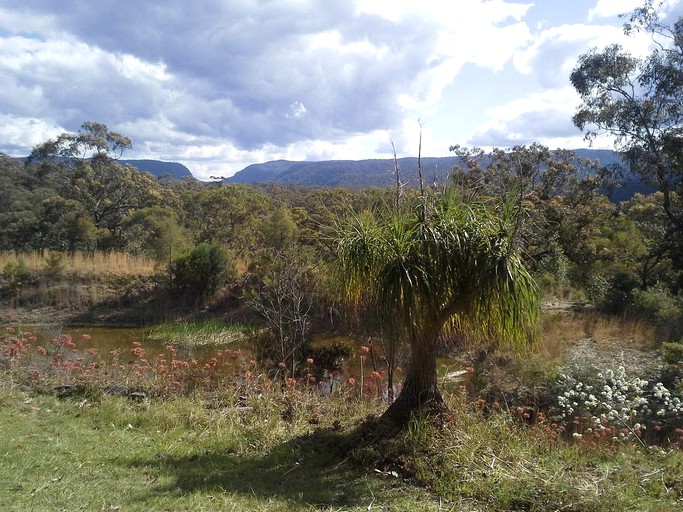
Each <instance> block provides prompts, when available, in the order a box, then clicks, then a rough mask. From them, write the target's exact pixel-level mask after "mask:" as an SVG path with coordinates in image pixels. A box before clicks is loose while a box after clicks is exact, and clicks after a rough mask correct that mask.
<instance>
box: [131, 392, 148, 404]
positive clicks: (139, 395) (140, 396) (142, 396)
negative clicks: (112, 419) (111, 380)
mask: <svg viewBox="0 0 683 512" xmlns="http://www.w3.org/2000/svg"><path fill="white" fill-rule="evenodd" d="M128 396H129V397H130V399H131V400H135V401H136V402H142V401H143V400H147V398H149V397H148V396H147V393H143V392H142V391H133V392H132V393H130V394H129V395H128Z"/></svg>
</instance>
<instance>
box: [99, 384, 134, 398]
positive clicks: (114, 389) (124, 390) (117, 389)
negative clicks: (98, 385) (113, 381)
mask: <svg viewBox="0 0 683 512" xmlns="http://www.w3.org/2000/svg"><path fill="white" fill-rule="evenodd" d="M104 392H105V393H107V394H108V395H116V396H130V394H131V391H130V388H128V387H126V386H107V387H106V388H104Z"/></svg>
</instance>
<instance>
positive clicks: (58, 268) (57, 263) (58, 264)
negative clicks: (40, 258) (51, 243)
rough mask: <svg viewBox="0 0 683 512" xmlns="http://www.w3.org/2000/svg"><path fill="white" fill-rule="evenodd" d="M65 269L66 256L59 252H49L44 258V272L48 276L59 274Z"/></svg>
mask: <svg viewBox="0 0 683 512" xmlns="http://www.w3.org/2000/svg"><path fill="white" fill-rule="evenodd" d="M65 268H66V254H65V253H63V252H59V251H50V252H48V253H47V256H46V257H45V271H46V272H47V274H48V275H50V276H57V275H59V274H61V273H62V272H63V271H64V269H65Z"/></svg>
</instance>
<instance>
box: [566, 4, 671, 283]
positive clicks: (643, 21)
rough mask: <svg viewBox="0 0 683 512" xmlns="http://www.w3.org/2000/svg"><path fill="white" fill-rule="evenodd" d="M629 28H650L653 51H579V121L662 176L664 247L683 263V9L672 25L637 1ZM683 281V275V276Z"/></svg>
mask: <svg viewBox="0 0 683 512" xmlns="http://www.w3.org/2000/svg"><path fill="white" fill-rule="evenodd" d="M624 29H625V32H626V33H627V34H633V33H636V32H645V33H647V34H648V35H649V36H650V37H651V38H652V41H653V44H652V49H651V52H650V54H649V55H647V56H646V57H644V58H638V57H634V56H633V55H631V54H629V53H628V52H627V51H626V50H624V48H622V47H621V46H620V45H616V44H615V45H611V46H608V47H606V48H604V49H602V50H597V49H592V50H590V51H589V52H587V53H586V54H584V55H582V56H581V57H580V58H579V61H578V65H577V67H576V68H575V69H574V71H573V72H572V74H571V76H570V80H571V83H572V85H573V86H574V88H575V89H576V91H577V92H578V93H579V95H580V96H581V101H582V103H581V105H580V106H579V108H578V110H577V113H576V114H575V115H574V118H573V121H574V124H575V125H576V126H577V127H578V128H579V129H581V130H583V131H585V132H586V137H587V138H588V139H591V138H593V137H595V136H596V135H598V134H601V133H606V134H609V135H612V136H614V137H615V140H616V147H617V149H618V150H619V151H620V152H621V153H622V155H623V156H624V157H625V159H626V161H627V162H628V163H629V164H630V167H631V170H632V171H634V172H636V173H638V174H639V175H640V176H641V177H642V178H643V179H644V180H646V181H651V182H653V183H655V184H656V185H657V187H658V189H659V190H660V192H661V193H662V195H661V198H662V202H661V206H662V208H663V211H664V213H665V215H666V217H667V218H668V221H669V227H668V229H667V232H666V234H665V236H664V237H663V238H662V240H661V241H660V244H658V245H659V246H658V247H657V251H658V252H660V253H663V252H664V253H667V255H668V256H669V257H670V258H671V259H672V260H673V262H674V264H675V265H676V267H677V268H678V269H679V270H682V269H683V257H682V256H681V254H682V253H683V244H682V242H681V240H683V203H682V202H681V192H682V190H681V184H682V183H683V156H681V155H683V17H681V18H679V19H678V20H677V21H676V22H675V23H673V25H666V24H664V23H663V22H662V18H661V17H660V15H659V13H658V12H657V6H656V3H655V2H654V1H653V0H648V1H646V2H645V4H644V6H643V7H641V8H639V9H636V10H635V11H634V12H633V13H632V14H631V15H630V17H629V21H628V22H627V23H626V24H625V26H624ZM678 286H679V287H681V286H683V276H682V275H679V277H678Z"/></svg>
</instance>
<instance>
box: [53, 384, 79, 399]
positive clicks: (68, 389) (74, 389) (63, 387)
mask: <svg viewBox="0 0 683 512" xmlns="http://www.w3.org/2000/svg"><path fill="white" fill-rule="evenodd" d="M53 389H54V390H55V392H56V393H57V396H58V397H59V398H64V397H67V396H73V395H75V394H77V393H79V392H80V391H81V387H80V386H77V385H76V384H60V385H58V386H55V387H54V388H53Z"/></svg>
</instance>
